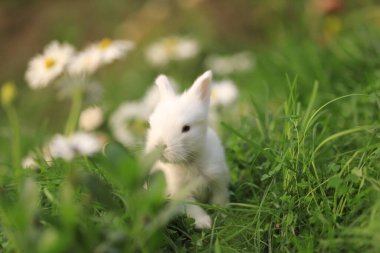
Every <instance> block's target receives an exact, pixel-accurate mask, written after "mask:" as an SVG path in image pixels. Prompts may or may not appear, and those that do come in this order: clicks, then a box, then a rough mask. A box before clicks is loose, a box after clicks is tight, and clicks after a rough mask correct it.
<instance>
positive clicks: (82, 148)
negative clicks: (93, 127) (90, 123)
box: [69, 132, 103, 156]
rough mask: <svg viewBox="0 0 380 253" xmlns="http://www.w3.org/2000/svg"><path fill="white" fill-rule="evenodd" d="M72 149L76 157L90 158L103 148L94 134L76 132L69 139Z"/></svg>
mask: <svg viewBox="0 0 380 253" xmlns="http://www.w3.org/2000/svg"><path fill="white" fill-rule="evenodd" d="M69 141H70V144H71V147H72V149H73V150H74V151H75V152H76V153H77V154H78V155H84V156H90V155H93V154H95V153H98V152H99V151H100V150H101V149H102V146H103V143H102V142H101V140H100V139H99V138H98V137H97V136H96V135H94V134H91V133H84V132H77V133H74V134H73V135H72V136H70V137H69Z"/></svg>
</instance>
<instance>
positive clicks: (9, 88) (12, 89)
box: [1, 82, 16, 106]
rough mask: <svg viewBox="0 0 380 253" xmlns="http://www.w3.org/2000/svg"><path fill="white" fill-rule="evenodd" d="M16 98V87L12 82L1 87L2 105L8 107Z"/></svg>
mask: <svg viewBox="0 0 380 253" xmlns="http://www.w3.org/2000/svg"><path fill="white" fill-rule="evenodd" d="M15 97H16V85H15V84H14V83H12V82H6V83H4V84H3V86H1V104H2V105H3V106H8V105H10V104H11V103H12V101H13V100H14V98H15Z"/></svg>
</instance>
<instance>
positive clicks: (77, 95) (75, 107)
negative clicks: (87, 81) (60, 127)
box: [65, 88, 82, 135]
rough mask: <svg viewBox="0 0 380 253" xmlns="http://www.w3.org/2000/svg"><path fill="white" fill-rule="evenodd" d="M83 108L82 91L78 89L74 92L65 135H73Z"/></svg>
mask: <svg viewBox="0 0 380 253" xmlns="http://www.w3.org/2000/svg"><path fill="white" fill-rule="evenodd" d="M81 107H82V90H81V89H80V88H77V89H75V90H74V92H73V97H72V104H71V109H70V114H69V118H68V120H67V123H66V128H65V135H69V134H72V133H73V132H74V131H75V128H76V126H77V124H78V119H79V114H80V110H81Z"/></svg>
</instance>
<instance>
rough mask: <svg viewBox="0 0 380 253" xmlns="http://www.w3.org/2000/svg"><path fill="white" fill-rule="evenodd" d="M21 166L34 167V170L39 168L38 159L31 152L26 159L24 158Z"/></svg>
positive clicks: (25, 167)
mask: <svg viewBox="0 0 380 253" xmlns="http://www.w3.org/2000/svg"><path fill="white" fill-rule="evenodd" d="M21 166H22V167H23V168H24V169H32V170H35V169H37V168H38V164H37V162H36V160H34V158H33V156H32V155H30V154H29V155H28V156H27V157H25V158H24V159H22V162H21Z"/></svg>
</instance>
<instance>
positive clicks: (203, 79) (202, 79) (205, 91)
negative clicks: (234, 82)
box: [189, 70, 212, 104]
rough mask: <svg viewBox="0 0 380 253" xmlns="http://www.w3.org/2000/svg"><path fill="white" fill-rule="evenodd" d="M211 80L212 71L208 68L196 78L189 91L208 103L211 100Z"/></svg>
mask: <svg viewBox="0 0 380 253" xmlns="http://www.w3.org/2000/svg"><path fill="white" fill-rule="evenodd" d="M211 81H212V72H211V70H208V71H206V72H205V73H203V74H202V75H201V76H199V77H198V78H197V79H196V80H195V82H194V84H193V86H191V88H190V90H189V92H191V93H193V94H194V95H196V96H197V97H199V98H200V99H201V100H202V102H205V103H207V104H208V103H209V101H210V93H211Z"/></svg>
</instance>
